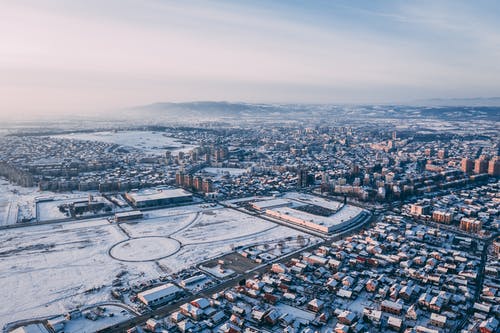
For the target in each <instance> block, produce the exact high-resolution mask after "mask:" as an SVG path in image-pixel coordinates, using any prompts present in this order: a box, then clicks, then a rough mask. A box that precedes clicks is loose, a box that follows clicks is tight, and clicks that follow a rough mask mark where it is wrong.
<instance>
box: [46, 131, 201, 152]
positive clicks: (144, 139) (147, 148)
mask: <svg viewBox="0 0 500 333" xmlns="http://www.w3.org/2000/svg"><path fill="white" fill-rule="evenodd" d="M164 134H165V133H161V132H151V131H119V132H111V131H107V132H92V133H70V134H61V135H53V136H52V137H54V138H63V139H74V140H86V141H99V142H105V143H114V144H119V145H122V146H126V147H134V148H136V149H140V150H142V151H143V152H145V153H149V154H155V155H163V154H165V150H170V151H172V152H174V153H178V152H180V151H182V152H187V151H190V150H191V149H193V148H194V147H196V146H195V145H192V144H184V143H182V142H181V141H179V140H178V139H176V138H171V137H168V136H165V135H164Z"/></svg>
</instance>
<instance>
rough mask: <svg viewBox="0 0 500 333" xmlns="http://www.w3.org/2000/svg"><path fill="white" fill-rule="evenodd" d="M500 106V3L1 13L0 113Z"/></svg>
mask: <svg viewBox="0 0 500 333" xmlns="http://www.w3.org/2000/svg"><path fill="white" fill-rule="evenodd" d="M498 95H500V1H495V0H492V1H456V0H450V1H436V0H432V1H372V0H367V1H351V0H346V1H333V0H332V1H330V0H326V1H312V0H304V1H293V0H286V1H269V0H263V1H184V0H183V1H167V0H81V1H80V0H71V1H67V0H60V1H57V0H32V1H30V0H27V1H25V0H13V1H10V0H3V1H0V96H1V97H0V115H3V116H5V115H9V114H16V115H20V114H43V113H44V112H66V113H68V114H78V113H79V112H80V113H83V112H99V111H102V112H106V110H110V109H113V108H120V107H125V106H134V105H141V104H148V103H152V102H159V101H192V100H229V101H248V102H285V103H286V102H290V103H292V102H313V103H323V102H386V101H407V100H416V99H421V98H429V97H445V98H446V97H474V96H498Z"/></svg>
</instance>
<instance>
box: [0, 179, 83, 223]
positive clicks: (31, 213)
mask: <svg viewBox="0 0 500 333" xmlns="http://www.w3.org/2000/svg"><path fill="white" fill-rule="evenodd" d="M88 195H89V192H77V191H75V192H71V193H69V192H68V193H54V192H49V191H39V190H38V189H37V188H36V187H21V186H16V185H12V184H9V182H8V181H7V180H6V179H5V178H1V177H0V226H2V225H7V224H15V223H16V222H21V221H22V220H23V219H25V220H31V219H33V220H35V219H36V218H37V210H36V201H37V200H40V199H42V200H43V199H54V200H67V199H73V200H74V199H75V198H88ZM54 203H55V201H54V202H53V203H47V204H45V203H43V204H42V205H44V206H45V205H48V207H47V208H48V209H47V210H44V211H43V212H41V215H42V216H41V219H40V220H41V221H45V220H52V219H64V218H66V216H64V214H62V213H61V212H59V209H58V208H57V207H53V204H54ZM38 213H40V211H39V212H38ZM38 217H39V218H40V216H38Z"/></svg>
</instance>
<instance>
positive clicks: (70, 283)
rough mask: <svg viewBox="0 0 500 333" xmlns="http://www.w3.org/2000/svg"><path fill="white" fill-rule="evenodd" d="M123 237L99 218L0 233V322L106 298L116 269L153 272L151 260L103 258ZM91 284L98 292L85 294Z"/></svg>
mask: <svg viewBox="0 0 500 333" xmlns="http://www.w3.org/2000/svg"><path fill="white" fill-rule="evenodd" d="M125 239H126V237H125V235H124V234H122V233H121V232H120V230H119V229H118V228H117V227H116V226H114V225H110V224H109V223H108V222H106V221H104V220H100V221H97V220H93V221H88V222H87V221H85V222H68V223H60V224H52V225H42V226H31V227H25V228H18V229H10V230H4V231H2V233H1V234H0V244H1V245H0V293H1V294H2V296H3V298H4V299H5V300H8V302H5V301H4V302H2V306H1V307H0V326H3V324H5V323H7V322H10V321H14V320H18V319H23V318H30V317H38V316H45V315H52V314H58V313H62V312H64V311H66V310H68V309H71V308H74V307H76V306H78V305H83V304H89V303H95V302H99V301H103V300H106V299H108V298H109V296H108V294H109V290H110V289H109V288H110V286H111V282H112V280H113V279H114V278H115V276H116V275H117V274H118V273H119V272H120V271H121V270H127V271H128V272H129V274H128V276H129V278H130V279H138V278H142V277H141V275H143V274H145V275H149V276H155V275H157V274H158V271H157V269H156V267H155V266H154V265H153V264H150V263H130V264H127V265H126V266H125V265H124V264H123V263H121V262H119V261H116V260H114V259H112V258H111V257H109V256H108V253H107V252H108V249H109V247H110V246H111V245H112V244H114V243H117V242H120V241H122V240H125ZM143 272H144V273H143ZM92 288H96V289H97V290H96V291H94V292H92V291H90V292H89V290H90V289H92Z"/></svg>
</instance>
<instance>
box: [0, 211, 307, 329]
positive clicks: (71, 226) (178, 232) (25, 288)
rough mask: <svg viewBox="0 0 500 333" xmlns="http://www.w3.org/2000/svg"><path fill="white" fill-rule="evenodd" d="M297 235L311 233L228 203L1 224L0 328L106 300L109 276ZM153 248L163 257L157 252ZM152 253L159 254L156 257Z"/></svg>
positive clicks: (144, 275) (176, 267) (174, 267)
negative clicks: (112, 217)
mask: <svg viewBox="0 0 500 333" xmlns="http://www.w3.org/2000/svg"><path fill="white" fill-rule="evenodd" d="M299 234H301V235H303V236H304V237H306V238H307V237H310V236H309V235H307V234H303V233H301V232H299V231H296V230H294V229H290V228H287V227H284V226H280V225H277V224H274V223H272V222H268V221H265V220H262V219H259V218H258V217H254V216H249V215H246V214H243V213H241V212H238V211H235V210H233V209H229V208H221V207H220V206H218V207H210V208H208V207H207V206H205V207H201V206H200V205H192V206H185V207H176V208H171V209H162V210H158V211H149V212H148V213H147V216H146V218H145V219H143V220H140V221H133V222H129V223H121V224H119V225H117V224H114V223H112V224H111V223H109V222H107V220H105V219H92V220H85V221H74V222H73V221H72V222H62V223H56V224H50V225H38V226H29V227H24V228H17V229H10V230H4V231H2V233H1V234H0V294H1V295H3V297H4V299H7V300H9V302H4V303H2V307H0V327H1V326H2V325H4V324H5V323H7V322H11V321H15V320H19V319H24V318H32V317H39V316H46V315H53V314H58V313H64V312H65V311H67V310H69V309H72V308H74V307H76V306H79V305H89V304H92V303H96V302H100V301H105V300H109V299H111V296H110V290H111V285H112V282H113V280H114V279H115V278H116V276H117V274H118V273H120V272H122V271H126V272H127V273H128V274H126V275H125V277H124V278H125V281H128V282H129V283H130V284H133V283H137V282H140V281H145V280H148V279H152V278H157V277H159V276H160V275H164V274H165V273H174V272H177V271H180V270H182V269H185V268H188V267H190V266H193V265H196V264H198V263H200V262H202V261H204V260H207V259H210V258H214V257H216V256H219V255H221V254H224V253H227V252H231V251H232V250H233V249H234V247H236V246H243V245H251V244H259V243H263V242H267V241H276V240H277V239H283V238H286V237H288V236H297V235H299ZM144 237H146V238H144ZM127 244H128V246H127ZM113 247H115V248H116V249H117V250H116V251H117V252H116V253H115V252H112V254H113V255H115V254H118V255H119V256H120V258H116V259H114V258H113V257H112V256H110V255H109V251H112V250H111V249H112V248H113ZM160 252H161V253H164V254H165V255H166V256H167V257H164V256H156V254H157V253H160ZM159 257H164V258H163V259H158V260H155V259H156V258H159ZM127 259H131V260H145V261H143V262H128V261H124V260H127ZM146 260H148V261H146Z"/></svg>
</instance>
